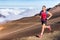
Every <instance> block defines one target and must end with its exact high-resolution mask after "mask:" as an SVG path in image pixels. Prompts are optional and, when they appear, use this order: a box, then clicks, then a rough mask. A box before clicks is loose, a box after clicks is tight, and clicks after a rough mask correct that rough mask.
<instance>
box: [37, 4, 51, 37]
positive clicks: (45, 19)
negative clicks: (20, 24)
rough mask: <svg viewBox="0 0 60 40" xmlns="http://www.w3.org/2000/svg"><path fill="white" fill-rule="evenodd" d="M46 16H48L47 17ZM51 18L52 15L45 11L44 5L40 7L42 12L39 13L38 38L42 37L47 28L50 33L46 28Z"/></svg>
mask: <svg viewBox="0 0 60 40" xmlns="http://www.w3.org/2000/svg"><path fill="white" fill-rule="evenodd" d="M47 14H48V15H49V17H47ZM51 17H52V14H51V13H50V12H47V11H46V6H45V5H44V6H43V7H42V11H41V12H40V18H41V22H42V31H41V34H39V35H38V37H39V38H41V37H42V36H43V33H44V29H45V28H48V29H49V30H50V31H51V27H50V26H47V20H49V19H50V18H51Z"/></svg>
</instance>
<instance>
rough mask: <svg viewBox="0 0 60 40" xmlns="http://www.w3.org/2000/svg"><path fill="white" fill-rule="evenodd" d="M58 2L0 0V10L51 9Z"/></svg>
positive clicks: (58, 0) (49, 0) (47, 0)
mask: <svg viewBox="0 0 60 40" xmlns="http://www.w3.org/2000/svg"><path fill="white" fill-rule="evenodd" d="M58 3H60V0H0V8H9V7H10V8H20V7H22V8H24V7H26V8H41V6H42V5H46V6H47V7H53V6H55V5H56V4H58Z"/></svg>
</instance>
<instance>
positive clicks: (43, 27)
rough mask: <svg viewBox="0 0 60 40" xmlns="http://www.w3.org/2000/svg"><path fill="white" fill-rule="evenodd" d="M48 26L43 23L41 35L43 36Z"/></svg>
mask: <svg viewBox="0 0 60 40" xmlns="http://www.w3.org/2000/svg"><path fill="white" fill-rule="evenodd" d="M45 28H46V26H45V24H43V25H42V31H41V34H40V36H39V37H42V35H43V33H44V29H45Z"/></svg>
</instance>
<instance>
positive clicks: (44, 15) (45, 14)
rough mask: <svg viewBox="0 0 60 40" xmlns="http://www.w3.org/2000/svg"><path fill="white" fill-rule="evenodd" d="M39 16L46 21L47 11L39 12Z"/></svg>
mask: <svg viewBox="0 0 60 40" xmlns="http://www.w3.org/2000/svg"><path fill="white" fill-rule="evenodd" d="M40 16H41V19H42V20H46V19H47V11H46V12H43V10H42V11H41V12H40Z"/></svg>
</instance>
